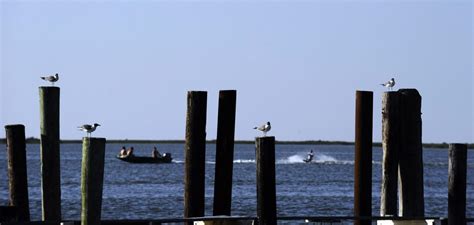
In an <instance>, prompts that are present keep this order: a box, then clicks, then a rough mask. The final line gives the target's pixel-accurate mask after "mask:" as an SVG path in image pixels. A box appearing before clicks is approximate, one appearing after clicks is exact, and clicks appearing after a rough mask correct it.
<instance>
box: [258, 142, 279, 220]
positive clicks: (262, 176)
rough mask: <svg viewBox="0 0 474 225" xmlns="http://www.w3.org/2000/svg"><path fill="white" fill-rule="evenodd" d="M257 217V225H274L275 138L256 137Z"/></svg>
mask: <svg viewBox="0 0 474 225" xmlns="http://www.w3.org/2000/svg"><path fill="white" fill-rule="evenodd" d="M255 146H256V151H255V155H256V157H255V158H256V163H257V217H258V224H259V225H274V224H277V220H276V187H275V184H276V182H275V137H273V136H269V137H257V138H256V139H255Z"/></svg>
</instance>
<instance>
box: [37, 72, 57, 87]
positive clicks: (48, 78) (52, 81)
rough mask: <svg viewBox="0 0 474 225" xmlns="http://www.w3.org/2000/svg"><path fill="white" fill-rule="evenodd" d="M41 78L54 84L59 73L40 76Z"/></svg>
mask: <svg viewBox="0 0 474 225" xmlns="http://www.w3.org/2000/svg"><path fill="white" fill-rule="evenodd" d="M41 79H43V80H45V81H49V82H51V84H52V85H53V86H54V82H56V81H58V80H59V75H58V74H57V73H56V74H54V75H53V76H45V77H41Z"/></svg>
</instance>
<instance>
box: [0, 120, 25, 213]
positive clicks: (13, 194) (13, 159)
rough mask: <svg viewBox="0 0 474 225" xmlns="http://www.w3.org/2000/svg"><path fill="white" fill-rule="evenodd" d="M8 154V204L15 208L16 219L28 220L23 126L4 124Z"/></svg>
mask: <svg viewBox="0 0 474 225" xmlns="http://www.w3.org/2000/svg"><path fill="white" fill-rule="evenodd" d="M5 131H6V139H7V155H8V177H9V188H10V205H11V206H15V207H16V210H17V217H18V221H30V204H29V200H28V173H27V169H26V143H25V126H23V125H20V124H17V125H7V126H5Z"/></svg>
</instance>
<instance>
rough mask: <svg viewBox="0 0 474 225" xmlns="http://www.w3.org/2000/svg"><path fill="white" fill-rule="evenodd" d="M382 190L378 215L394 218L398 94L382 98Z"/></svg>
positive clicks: (398, 137) (395, 210) (397, 144)
mask: <svg viewBox="0 0 474 225" xmlns="http://www.w3.org/2000/svg"><path fill="white" fill-rule="evenodd" d="M382 148H383V163H382V189H381V192H380V198H381V200H380V215H381V216H396V215H398V211H397V204H398V202H397V200H398V152H399V151H400V94H399V93H398V92H392V91H390V92H385V93H384V94H383V97H382Z"/></svg>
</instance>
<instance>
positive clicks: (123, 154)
mask: <svg viewBox="0 0 474 225" xmlns="http://www.w3.org/2000/svg"><path fill="white" fill-rule="evenodd" d="M119 157H120V158H124V157H127V149H126V148H125V146H122V149H121V150H120V153H119Z"/></svg>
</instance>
